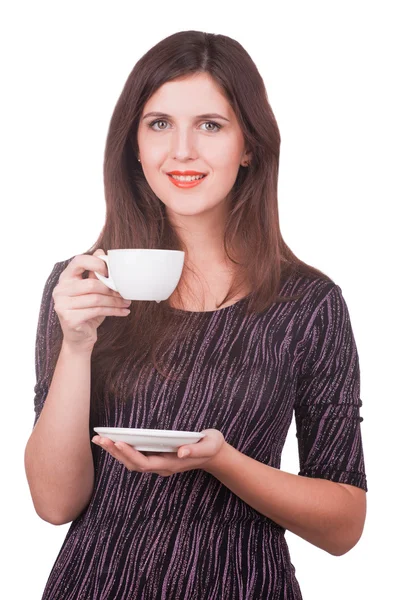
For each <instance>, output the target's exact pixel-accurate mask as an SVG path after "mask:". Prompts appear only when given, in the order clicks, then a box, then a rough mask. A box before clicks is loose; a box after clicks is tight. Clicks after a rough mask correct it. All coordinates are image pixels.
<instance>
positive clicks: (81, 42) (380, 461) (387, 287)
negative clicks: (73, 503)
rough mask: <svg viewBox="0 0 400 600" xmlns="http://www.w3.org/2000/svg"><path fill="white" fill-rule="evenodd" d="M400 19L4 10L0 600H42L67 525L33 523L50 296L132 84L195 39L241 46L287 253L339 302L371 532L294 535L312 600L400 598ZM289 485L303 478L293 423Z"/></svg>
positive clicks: (114, 7) (117, 6) (321, 8)
mask: <svg viewBox="0 0 400 600" xmlns="http://www.w3.org/2000/svg"><path fill="white" fill-rule="evenodd" d="M396 4H397V3H396V2H388V1H382V0H380V1H379V2H378V1H376V2H365V1H363V2H361V1H360V2H357V1H352V0H347V1H341V2H338V1H335V2H318V1H315V2H308V1H304V0H303V1H302V2H297V1H293V2H284V1H282V0H280V1H276V2H266V1H265V0H264V1H263V2H260V3H256V2H251V1H247V2H243V3H242V2H241V3H237V4H236V5H232V4H228V3H226V4H225V3H224V4H223V5H219V4H218V3H217V2H215V1H214V2H205V1H204V0H203V1H202V2H201V3H200V4H199V3H188V2H182V3H181V2H173V1H172V2H169V3H165V2H163V3H162V4H161V3H160V4H154V3H151V2H145V3H143V6H142V5H141V3H139V2H133V1H132V2H122V1H116V0H114V1H113V2H85V1H80V2H71V1H69V2H40V1H36V2H27V1H26V2H18V1H14V2H12V3H11V2H10V3H8V6H7V8H6V9H5V8H3V9H2V15H1V19H0V21H1V22H2V24H1V36H0V40H1V48H0V50H1V57H2V58H1V60H2V67H1V70H2V92H1V112H0V119H1V123H0V125H1V190H0V193H1V196H0V197H1V215H0V217H1V218H0V222H1V232H2V237H1V240H2V258H3V262H2V293H1V302H2V311H1V314H2V340H3V343H2V349H3V352H4V354H3V357H2V365H3V366H4V370H3V392H2V426H3V427H2V433H3V435H2V442H3V444H2V446H3V452H2V490H3V491H2V494H1V517H2V531H1V534H2V535H1V537H2V548H3V550H6V562H5V563H4V560H3V567H5V569H4V573H3V575H2V588H3V591H4V589H6V590H7V593H6V595H5V596H4V597H6V598H7V600H14V599H16V600H20V599H21V598H29V599H30V600H40V598H41V594H42V591H43V589H44V586H45V583H46V581H47V578H48V576H49V573H50V570H51V568H52V565H53V563H54V561H55V559H56V557H57V554H58V552H59V549H60V547H61V544H62V542H63V540H64V538H65V535H66V533H67V531H68V528H69V526H70V525H69V524H67V525H63V526H59V527H57V526H54V525H50V524H49V523H46V522H44V521H42V520H41V519H40V518H39V517H38V516H37V515H36V513H35V510H34V508H33V504H32V501H31V497H30V493H29V488H28V484H27V481H26V477H25V471H24V449H25V445H26V442H27V440H28V437H29V435H30V433H31V431H32V427H33V418H34V413H33V397H34V393H33V388H34V385H35V369H34V349H35V348H34V346H35V335H36V327H37V321H38V316H39V307H40V302H41V295H42V292H43V287H44V284H45V281H46V279H47V277H48V276H49V274H50V272H51V269H52V267H53V265H54V263H55V262H59V261H62V260H65V259H67V258H70V257H72V256H74V255H75V254H80V253H82V252H84V251H86V250H87V249H88V248H89V247H90V246H91V245H92V244H93V242H94V241H95V239H96V238H97V236H98V234H99V232H100V230H101V228H102V226H103V222H104V216H105V202H104V194H103V183H102V160H103V152H104V144H105V137H106V133H107V129H108V125H109V120H110V118H111V114H112V111H113V108H114V106H115V103H116V101H117V99H118V96H119V94H120V92H121V90H122V87H123V85H124V83H125V80H126V78H127V77H128V74H129V72H130V71H131V69H132V68H133V66H134V64H135V63H136V61H137V60H138V59H139V58H140V57H141V56H142V55H143V54H144V53H145V52H146V51H147V50H148V49H149V48H150V47H151V46H153V45H154V44H156V43H157V42H158V41H160V40H161V39H163V38H164V37H167V36H168V35H170V34H172V33H175V32H177V31H181V30H188V29H195V30H200V31H207V32H210V33H222V34H225V35H228V36H230V37H233V38H235V39H236V40H237V41H239V42H240V43H241V44H242V45H243V46H244V48H245V49H246V50H247V51H248V52H249V53H250V55H251V57H252V58H253V60H254V62H255V63H256V65H257V67H258V69H259V70H260V73H261V75H262V77H263V79H264V81H265V85H266V88H267V92H268V97H269V100H270V103H271V105H272V109H273V111H274V113H275V116H276V118H277V121H278V125H279V128H280V132H281V136H282V145H281V159H280V174H279V206H280V223H281V229H282V234H283V237H284V239H285V241H286V243H287V244H288V245H289V247H291V248H292V250H293V251H294V252H295V254H297V255H298V256H299V257H300V258H302V259H303V260H305V261H306V262H308V263H310V264H312V265H314V266H316V267H317V268H319V269H321V270H322V271H324V272H325V273H327V274H328V275H329V276H330V277H331V278H332V279H333V280H334V281H335V282H336V283H337V284H338V285H339V286H340V287H341V288H342V292H343V295H344V298H345V299H346V302H347V304H348V307H349V311H350V316H351V322H352V326H353V331H354V335H355V338H356V342H357V347H358V352H359V357H360V367H361V398H362V400H363V407H362V409H361V410H362V416H363V417H364V421H363V423H362V435H363V443H364V453H365V461H366V469H367V478H368V487H369V492H368V494H367V501H368V515H367V521H366V525H365V529H364V533H363V536H362V538H361V540H360V542H359V543H358V545H357V546H356V547H355V548H354V549H353V550H351V551H350V552H349V553H347V554H346V555H344V556H342V557H333V556H331V555H329V554H327V553H326V552H324V551H322V550H320V549H318V548H316V547H314V546H312V545H311V544H309V543H308V542H305V541H304V540H302V539H301V538H299V537H297V536H295V535H294V534H291V533H290V532H287V533H286V539H287V541H288V544H289V548H290V552H291V557H292V562H293V564H294V565H295V567H296V576H297V578H298V580H299V582H300V586H301V589H302V593H303V597H304V600H330V599H332V600H333V599H335V600H336V599H337V598H338V597H340V598H341V599H342V600H350V599H354V598H357V599H359V598H378V597H379V598H393V597H394V596H395V595H396V590H397V589H398V588H397V579H398V575H397V570H398V564H397V560H398V539H399V519H398V495H397V494H396V492H395V484H396V482H397V480H398V468H397V467H398V458H399V451H398V444H397V432H398V427H399V409H398V404H399V391H398V385H397V383H398V377H397V376H398V369H399V365H398V362H399V360H398V359H399V352H398V340H399V333H400V332H399V325H398V302H399V285H398V281H399V273H398V256H399V254H398V247H397V244H395V239H396V237H397V238H398V220H397V219H396V218H395V214H396V212H395V211H396V210H397V208H398V205H399V200H400V198H399V183H398V178H399V170H398V162H399V134H400V127H399V116H398V114H399V106H400V97H399V90H398V80H399V77H398V72H399V71H398V56H399V51H400V48H399V44H398V41H397V42H396V37H397V39H398V21H397V20H396V19H395V17H394V15H395V12H394V9H395V7H396ZM396 56H397V58H396ZM281 468H282V469H283V470H285V471H289V472H291V473H297V472H298V455H297V441H296V437H295V429H294V421H293V422H292V426H291V428H290V431H289V434H288V439H287V443H286V445H285V448H284V452H283V457H282V465H281ZM396 554H397V560H396ZM110 600H112V599H110ZM204 600H207V599H204ZM254 600H257V599H254Z"/></svg>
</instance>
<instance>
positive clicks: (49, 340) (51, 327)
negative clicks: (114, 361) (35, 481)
mask: <svg viewBox="0 0 400 600" xmlns="http://www.w3.org/2000/svg"><path fill="white" fill-rule="evenodd" d="M65 265H66V263H63V262H60V263H56V264H55V265H54V267H53V270H52V272H51V273H50V275H49V277H48V278H47V281H46V283H45V286H44V290H43V293H42V300H41V304H40V312H39V319H38V325H37V330H36V344H35V370H36V385H35V387H34V393H35V397H34V410H35V418H34V424H33V429H34V428H35V426H36V423H37V421H38V419H39V416H40V413H41V412H42V408H43V405H44V402H45V399H46V396H47V394H48V391H49V387H50V384H51V380H52V377H53V373H54V369H55V365H56V362H57V358H58V355H59V353H60V347H61V343H62V335H61V332H62V330H61V325H60V322H59V319H58V315H57V313H56V312H55V310H54V300H53V290H54V288H55V286H56V285H57V284H58V280H59V277H60V275H61V273H62V271H63V270H64V268H65Z"/></svg>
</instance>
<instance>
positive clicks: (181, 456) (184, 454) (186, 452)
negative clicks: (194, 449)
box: [179, 448, 189, 458]
mask: <svg viewBox="0 0 400 600" xmlns="http://www.w3.org/2000/svg"><path fill="white" fill-rule="evenodd" d="M188 455H189V450H186V448H185V450H181V451H180V452H179V458H184V457H185V456H188Z"/></svg>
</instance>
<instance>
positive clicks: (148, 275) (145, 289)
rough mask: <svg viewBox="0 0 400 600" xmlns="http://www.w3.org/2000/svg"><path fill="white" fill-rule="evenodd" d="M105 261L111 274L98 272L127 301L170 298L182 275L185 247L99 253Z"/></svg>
mask: <svg viewBox="0 0 400 600" xmlns="http://www.w3.org/2000/svg"><path fill="white" fill-rule="evenodd" d="M96 256H97V258H101V259H102V260H104V262H105V263H106V265H107V267H108V275H109V277H104V275H101V274H100V273H97V272H96V271H95V272H94V273H95V275H96V277H97V278H98V279H100V281H102V282H103V283H104V284H105V285H106V286H107V287H109V288H111V289H112V290H114V291H115V292H118V293H119V294H121V296H122V297H123V298H125V299H126V300H155V301H156V302H161V300H166V299H167V298H169V297H170V296H171V294H172V292H173V291H174V290H175V288H176V286H177V285H178V282H179V279H180V277H181V275H182V270H183V262H184V258H185V253H184V252H182V251H181V250H159V249H155V248H154V249H152V248H151V249H143V248H128V249H121V250H119V249H118V250H109V251H108V253H107V254H102V255H100V256H99V255H96Z"/></svg>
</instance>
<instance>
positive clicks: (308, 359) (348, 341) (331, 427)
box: [294, 284, 368, 491]
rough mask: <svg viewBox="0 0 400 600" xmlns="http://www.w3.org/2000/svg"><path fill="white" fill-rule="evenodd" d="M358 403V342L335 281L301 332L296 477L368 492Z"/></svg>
mask: <svg viewBox="0 0 400 600" xmlns="http://www.w3.org/2000/svg"><path fill="white" fill-rule="evenodd" d="M361 406H362V401H361V398H360V367H359V357H358V352H357V346H356V342H355V339H354V335H353V331H352V327H351V322H350V316H349V311H348V308H347V304H346V302H345V300H344V298H343V295H342V290H341V288H340V287H339V286H338V285H336V284H334V287H333V288H332V289H331V290H330V291H329V293H328V294H327V295H326V296H325V298H324V300H323V301H322V302H321V304H320V306H319V308H318V310H317V311H316V313H315V318H314V319H312V321H311V323H310V325H309V327H308V328H307V330H306V333H305V335H304V343H303V348H302V357H301V366H300V370H299V378H298V385H297V393H296V399H295V405H294V412H295V421H296V436H297V439H298V449H299V463H300V464H299V466H300V471H299V475H302V476H304V477H317V478H321V479H330V480H331V481H336V482H338V483H346V484H350V485H354V486H356V487H360V488H362V489H364V490H365V491H368V488H367V481H366V475H365V466H364V454H363V446H362V438H361V427H360V424H361V422H362V421H363V418H362V417H360V407H361Z"/></svg>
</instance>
